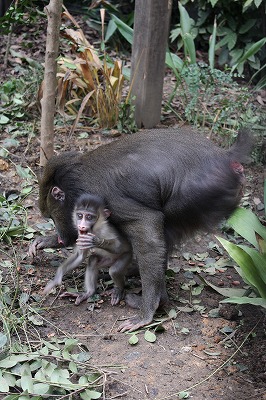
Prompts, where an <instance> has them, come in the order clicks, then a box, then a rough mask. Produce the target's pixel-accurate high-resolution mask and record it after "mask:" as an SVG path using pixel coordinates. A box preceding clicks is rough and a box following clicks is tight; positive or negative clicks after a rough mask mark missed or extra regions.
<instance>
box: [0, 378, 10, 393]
mask: <svg viewBox="0 0 266 400" xmlns="http://www.w3.org/2000/svg"><path fill="white" fill-rule="evenodd" d="M0 392H1V393H5V392H9V384H8V382H7V381H6V380H5V378H3V377H2V376H0Z"/></svg>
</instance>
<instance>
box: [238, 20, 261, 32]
mask: <svg viewBox="0 0 266 400" xmlns="http://www.w3.org/2000/svg"><path fill="white" fill-rule="evenodd" d="M256 22H257V20H256V19H254V18H253V19H252V18H251V19H248V20H247V21H246V23H245V24H243V25H241V27H240V28H239V33H242V34H243V33H247V32H248V31H249V30H250V29H251V28H252V27H253V26H254V25H255V24H256Z"/></svg>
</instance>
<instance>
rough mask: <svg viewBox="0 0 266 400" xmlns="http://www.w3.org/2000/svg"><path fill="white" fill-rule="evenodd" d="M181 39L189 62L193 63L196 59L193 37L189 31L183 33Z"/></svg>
mask: <svg viewBox="0 0 266 400" xmlns="http://www.w3.org/2000/svg"><path fill="white" fill-rule="evenodd" d="M183 41H184V44H185V48H186V50H187V53H188V56H189V58H190V64H195V63H196V61H197V60H196V48H195V43H194V39H193V37H192V35H191V33H185V34H184V35H183Z"/></svg>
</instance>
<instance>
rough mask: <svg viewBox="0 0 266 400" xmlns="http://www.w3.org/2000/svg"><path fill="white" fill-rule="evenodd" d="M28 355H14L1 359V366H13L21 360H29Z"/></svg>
mask: <svg viewBox="0 0 266 400" xmlns="http://www.w3.org/2000/svg"><path fill="white" fill-rule="evenodd" d="M27 360H28V356H25V355H18V356H15V355H12V356H10V357H7V358H4V359H3V360H1V361H0V368H12V367H14V366H15V365H16V364H18V363H19V362H23V361H27Z"/></svg>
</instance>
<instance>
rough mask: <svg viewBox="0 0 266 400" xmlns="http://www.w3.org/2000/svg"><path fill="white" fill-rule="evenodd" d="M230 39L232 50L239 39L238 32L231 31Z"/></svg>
mask: <svg viewBox="0 0 266 400" xmlns="http://www.w3.org/2000/svg"><path fill="white" fill-rule="evenodd" d="M227 39H228V41H227V43H228V49H229V50H232V49H233V48H234V47H235V44H236V41H237V34H236V33H235V32H231V34H230V35H228V37H227Z"/></svg>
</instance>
